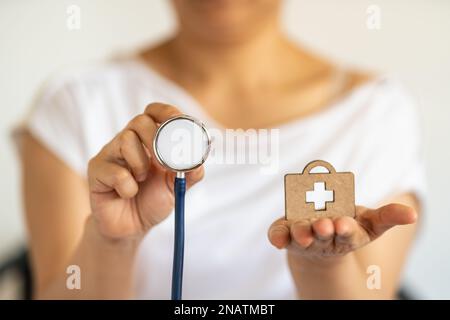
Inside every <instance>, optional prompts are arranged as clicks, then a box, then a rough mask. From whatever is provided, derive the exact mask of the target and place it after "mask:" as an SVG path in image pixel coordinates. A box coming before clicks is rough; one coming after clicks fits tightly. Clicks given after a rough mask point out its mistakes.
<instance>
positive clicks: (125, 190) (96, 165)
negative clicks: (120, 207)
mask: <svg viewBox="0 0 450 320" xmlns="http://www.w3.org/2000/svg"><path fill="white" fill-rule="evenodd" d="M88 176H89V185H90V188H91V190H92V192H94V193H96V192H100V193H103V192H110V191H116V192H117V194H118V195H119V196H120V197H121V198H123V199H129V198H132V197H134V196H135V195H136V193H137V192H138V185H137V183H136V181H135V180H134V178H133V176H132V175H131V173H130V171H128V170H127V169H125V168H124V167H122V166H120V165H118V164H116V163H113V162H108V161H102V160H100V159H98V158H94V159H93V160H91V161H90V162H89V169H88Z"/></svg>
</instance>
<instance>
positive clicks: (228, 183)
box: [27, 59, 424, 299]
mask: <svg viewBox="0 0 450 320" xmlns="http://www.w3.org/2000/svg"><path fill="white" fill-rule="evenodd" d="M151 102H164V103H169V104H173V105H175V106H177V107H179V108H180V109H181V110H182V111H183V112H184V113H186V114H189V115H192V116H194V117H196V118H198V119H201V120H202V121H203V122H204V123H205V124H206V125H207V126H208V127H211V128H215V129H217V130H222V131H224V130H225V129H224V128H222V127H221V126H220V125H219V124H217V123H216V122H215V121H214V120H213V119H211V118H210V117H209V116H208V115H207V114H205V112H204V111H203V109H202V108H201V106H200V105H199V103H198V102H197V101H196V100H195V99H193V97H192V96H190V95H189V94H188V93H187V92H186V91H184V90H183V89H182V88H180V87H179V86H177V85H176V84H175V83H173V82H171V81H169V80H168V79H166V78H164V77H162V76H161V75H160V74H158V73H157V72H155V71H154V70H152V69H151V68H149V67H148V66H146V65H145V64H144V63H143V62H140V61H138V60H132V59H130V60H126V61H121V62H115V63H109V64H106V65H101V66H97V67H90V68H87V69H86V70H79V71H76V72H69V73H67V74H65V75H63V76H60V77H57V78H56V79H54V80H53V81H51V82H50V83H48V84H47V86H46V87H45V89H44V90H43V92H42V94H41V95H40V97H39V99H38V100H37V102H36V104H35V106H34V108H33V110H32V112H31V114H30V116H29V118H28V119H27V126H28V128H29V130H30V131H31V133H32V134H33V135H34V136H35V137H36V138H38V139H39V140H40V141H41V142H42V143H43V144H44V145H46V146H47V147H48V148H49V150H51V151H52V152H53V153H54V154H56V155H57V156H58V157H59V158H60V159H62V160H63V161H64V162H65V163H67V164H68V165H69V166H70V167H71V168H72V169H73V170H75V171H76V172H78V173H79V174H80V175H83V176H85V175H86V167H87V163H88V160H89V159H90V158H91V157H93V156H94V155H95V154H97V153H98V151H99V150H100V149H101V147H102V146H103V145H105V144H106V143H107V142H109V141H110V140H111V139H112V138H113V137H114V135H115V134H116V133H117V132H119V131H120V130H122V129H123V128H124V127H125V125H126V124H127V122H128V121H130V120H131V119H132V118H133V117H134V116H135V115H137V114H139V113H142V112H143V110H144V108H145V107H146V106H147V105H148V104H149V103H151ZM413 105H414V103H413V101H412V100H411V98H410V97H409V96H408V95H407V94H406V93H405V90H404V89H403V88H402V86H401V85H400V84H399V83H398V82H396V81H395V80H393V79H391V78H390V77H380V78H377V79H376V80H373V81H371V82H369V83H367V84H365V85H362V86H361V87H359V88H357V89H355V90H354V91H353V92H352V93H351V94H349V95H347V96H346V97H345V98H342V99H340V100H339V101H337V102H335V103H333V104H332V105H330V106H329V107H328V108H327V109H325V110H324V111H322V112H320V113H317V114H314V115H311V116H308V117H306V118H302V119H298V120H294V121H291V122H289V123H287V124H284V125H281V126H279V127H278V129H279V130H280V131H279V144H278V170H276V171H275V172H272V173H262V171H261V167H262V166H263V165H258V164H220V163H217V162H216V161H207V162H206V164H205V170H206V175H205V178H204V180H203V181H202V182H201V183H199V184H197V185H196V186H194V187H193V188H192V189H191V190H189V191H188V193H187V199H186V248H185V263H184V267H185V270H184V285H183V297H184V298H186V299H241V298H242V299H290V298H295V296H296V295H295V289H294V285H293V281H292V279H291V275H290V272H289V269H288V266H287V261H286V252H285V251H280V250H277V249H275V248H274V247H272V246H271V245H270V243H269V241H268V239H267V230H268V228H269V226H270V224H271V223H272V222H273V221H274V220H275V219H277V218H280V217H281V216H283V215H284V185H283V177H284V174H286V173H293V172H300V171H301V170H302V169H303V167H304V166H305V164H306V163H308V162H310V161H311V160H315V159H323V160H326V161H329V162H330V163H331V164H333V165H334V167H335V168H336V170H337V171H352V172H354V173H355V187H356V202H357V204H360V205H365V206H376V205H377V204H379V203H380V202H381V201H383V200H386V199H388V198H390V197H392V196H394V195H397V194H400V193H403V192H415V193H416V194H417V196H418V197H419V198H421V199H422V195H423V189H424V179H423V167H422V164H421V160H420V155H419V147H418V145H419V143H418V141H419V134H418V125H417V123H418V121H417V120H418V119H417V115H416V112H415V110H414V107H413ZM274 108H276V106H274ZM258 143H260V142H257V143H256V144H253V145H249V150H250V152H254V151H255V150H256V149H252V148H255V147H258ZM172 252H173V215H170V217H169V218H168V219H166V220H165V221H164V222H162V223H161V224H160V225H158V226H156V227H155V228H154V229H152V230H151V231H150V232H149V234H148V235H147V236H146V237H145V239H144V241H143V243H142V245H141V248H140V251H139V253H138V258H137V267H136V268H137V270H136V277H137V279H136V283H137V292H138V297H137V298H142V299H154V298H161V299H167V298H170V288H171V272H172Z"/></svg>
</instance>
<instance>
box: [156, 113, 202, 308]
mask: <svg viewBox="0 0 450 320" xmlns="http://www.w3.org/2000/svg"><path fill="white" fill-rule="evenodd" d="M210 148H211V137H210V135H209V133H208V130H207V129H206V127H205V125H204V124H203V123H201V122H200V121H199V120H197V119H195V118H193V117H190V116H186V115H182V116H177V117H174V118H171V119H169V120H167V121H165V122H163V123H162V124H161V125H160V126H159V128H158V130H157V131H156V135H155V139H154V141H153V151H154V153H155V156H156V159H157V160H158V162H159V163H160V164H161V165H163V166H164V167H166V168H167V169H169V170H172V171H174V172H176V177H175V182H174V196H175V236H174V238H175V239H174V253H173V269H172V300H181V295H182V285H183V260H184V199H185V192H186V178H185V173H186V172H188V171H191V170H194V169H196V168H198V167H200V166H201V165H202V164H203V163H204V162H205V161H206V158H207V157H208V154H209V150H210Z"/></svg>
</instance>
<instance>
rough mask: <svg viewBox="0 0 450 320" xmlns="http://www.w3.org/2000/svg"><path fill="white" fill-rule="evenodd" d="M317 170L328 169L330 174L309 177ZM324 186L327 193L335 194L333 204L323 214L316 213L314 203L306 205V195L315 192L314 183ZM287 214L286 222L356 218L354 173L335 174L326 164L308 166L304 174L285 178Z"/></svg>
mask: <svg viewBox="0 0 450 320" xmlns="http://www.w3.org/2000/svg"><path fill="white" fill-rule="evenodd" d="M314 167H325V168H326V169H327V170H328V171H329V173H310V171H311V169H313V168H314ZM320 182H323V183H325V189H326V190H330V191H332V192H333V198H334V199H333V201H332V202H326V205H325V208H324V209H323V210H316V209H315V207H314V203H312V202H306V192H308V191H313V190H314V183H320ZM284 190H285V210H286V212H285V214H286V219H287V220H303V219H314V218H320V217H328V218H333V217H338V216H350V217H354V216H355V179H354V175H353V173H351V172H336V170H334V168H333V166H332V165H331V164H329V163H328V162H326V161H322V160H315V161H312V162H310V163H308V164H307V165H306V167H305V169H304V170H303V172H302V173H295V174H294V173H291V174H286V175H285V176H284Z"/></svg>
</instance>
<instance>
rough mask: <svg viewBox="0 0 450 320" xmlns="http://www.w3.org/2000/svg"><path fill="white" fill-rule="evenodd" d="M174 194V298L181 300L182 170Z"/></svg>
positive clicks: (183, 196)
mask: <svg viewBox="0 0 450 320" xmlns="http://www.w3.org/2000/svg"><path fill="white" fill-rule="evenodd" d="M174 194H175V236H174V250H173V267H172V268H173V269H172V300H181V297H182V289H183V261H184V198H185V194H186V179H185V177H184V173H182V172H178V173H177V177H176V178H175V184H174Z"/></svg>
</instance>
